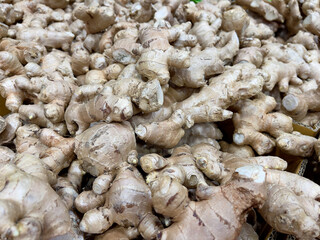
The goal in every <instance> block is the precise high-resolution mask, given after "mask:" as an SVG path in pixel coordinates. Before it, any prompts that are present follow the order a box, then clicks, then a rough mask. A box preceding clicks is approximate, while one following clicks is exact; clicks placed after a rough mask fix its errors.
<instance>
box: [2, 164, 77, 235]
mask: <svg viewBox="0 0 320 240" xmlns="http://www.w3.org/2000/svg"><path fill="white" fill-rule="evenodd" d="M1 172H2V174H1V182H2V183H6V184H5V185H4V184H2V185H1V193H0V206H1V207H0V208H1V223H0V233H1V238H4V239H5V238H16V239H18V238H21V239H22V238H25V239H40V238H41V239H52V238H54V237H58V236H61V237H63V236H62V235H65V234H67V233H68V231H69V230H70V228H71V223H70V217H69V213H68V211H67V208H66V207H65V205H64V203H63V202H62V201H61V199H60V198H59V196H58V195H57V194H56V193H55V191H54V190H53V189H52V188H51V187H50V185H49V184H48V183H47V182H45V181H43V180H42V179H39V178H37V177H34V176H32V175H30V174H27V173H26V172H24V171H22V170H20V169H18V168H17V167H16V166H14V165H13V164H5V165H4V164H1ZM26 199H28V200H29V201H26Z"/></svg>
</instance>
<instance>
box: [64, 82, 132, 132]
mask: <svg viewBox="0 0 320 240" xmlns="http://www.w3.org/2000/svg"><path fill="white" fill-rule="evenodd" d="M132 115H133V109H132V103H131V99H130V97H129V96H126V95H125V96H117V95H115V94H114V93H113V89H112V87H110V86H105V87H103V86H102V85H100V84H96V85H84V86H81V87H79V88H78V89H76V90H75V92H74V94H73V96H72V98H71V101H70V104H69V106H68V107H67V109H66V112H65V121H66V124H67V128H68V131H69V133H70V134H76V135H78V134H80V133H82V132H83V131H84V130H86V129H87V128H89V126H90V123H92V122H96V121H101V120H103V121H105V122H108V123H110V122H112V121H117V122H123V121H125V120H127V119H129V118H130V117H131V116H132Z"/></svg>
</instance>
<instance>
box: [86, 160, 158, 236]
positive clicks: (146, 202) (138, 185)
mask: <svg viewBox="0 0 320 240" xmlns="http://www.w3.org/2000/svg"><path fill="white" fill-rule="evenodd" d="M106 194H107V196H106V199H107V201H106V202H105V204H104V206H103V207H100V208H98V209H92V210H90V211H88V212H86V213H85V215H84V216H83V219H82V220H81V223H80V229H81V230H82V231H84V232H89V233H102V232H104V231H106V230H108V228H109V227H111V225H112V224H113V223H117V224H118V225H120V226H123V227H136V228H138V230H139V232H140V234H141V235H142V236H143V238H144V239H153V238H154V237H155V236H156V233H157V232H158V231H160V230H161V228H162V226H161V223H160V221H159V220H158V218H157V217H156V216H154V215H153V213H152V202H151V191H150V189H149V188H148V186H147V185H146V184H145V182H144V180H143V177H142V175H141V174H140V173H139V171H138V170H137V169H136V168H135V167H133V166H130V165H128V164H125V165H123V166H121V167H120V169H119V170H118V173H117V176H116V178H115V179H114V181H113V182H112V186H111V188H110V189H109V191H108V192H107V193H106Z"/></svg>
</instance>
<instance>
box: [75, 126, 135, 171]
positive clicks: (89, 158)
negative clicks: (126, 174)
mask: <svg viewBox="0 0 320 240" xmlns="http://www.w3.org/2000/svg"><path fill="white" fill-rule="evenodd" d="M114 136H117V138H115V137H114ZM135 147H136V141H135V137H134V132H133V129H132V128H131V126H130V124H129V123H128V122H124V123H99V124H97V125H95V126H93V127H91V128H89V129H88V130H86V131H84V132H83V133H82V134H80V135H78V136H76V138H75V153H76V155H77V157H78V159H79V160H80V161H82V162H83V163H82V168H83V170H84V171H85V172H88V173H90V174H91V175H93V176H99V175H101V174H103V173H105V172H112V171H114V170H115V169H116V168H117V167H118V166H119V165H120V164H121V163H122V162H124V161H126V160H127V157H128V154H129V152H130V151H132V150H134V149H135Z"/></svg>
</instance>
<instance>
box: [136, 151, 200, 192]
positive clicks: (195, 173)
mask: <svg viewBox="0 0 320 240" xmlns="http://www.w3.org/2000/svg"><path fill="white" fill-rule="evenodd" d="M195 160H196V159H195V157H194V156H193V155H192V148H191V147H189V146H187V145H184V146H181V147H177V148H175V149H174V150H173V152H172V155H171V157H170V158H164V157H162V156H160V155H158V154H147V155H144V156H142V157H141V158H140V166H141V168H142V169H143V171H144V172H146V173H148V175H147V177H146V182H147V183H148V184H151V185H152V182H153V181H157V179H159V181H161V180H160V179H161V178H163V177H164V176H169V177H170V178H172V179H176V180H177V181H178V182H179V183H181V184H183V185H184V186H186V187H188V188H195V187H197V186H198V184H200V183H201V184H204V185H206V182H205V179H204V176H203V174H202V173H201V172H200V171H199V169H198V168H197V167H196V162H195Z"/></svg>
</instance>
